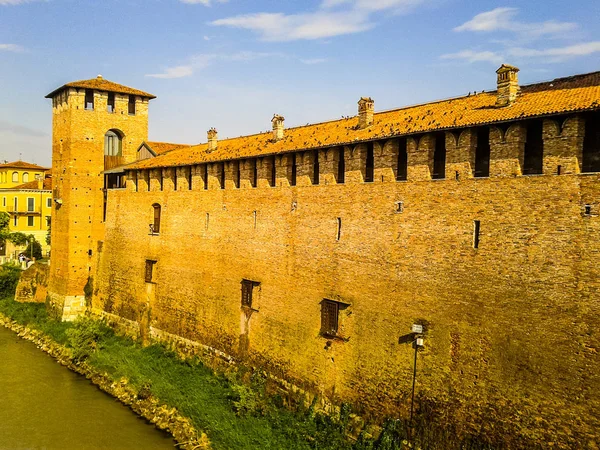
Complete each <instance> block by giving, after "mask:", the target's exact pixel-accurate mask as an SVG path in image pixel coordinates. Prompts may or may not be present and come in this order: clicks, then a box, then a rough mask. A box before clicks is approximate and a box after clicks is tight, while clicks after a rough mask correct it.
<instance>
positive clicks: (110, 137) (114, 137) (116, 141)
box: [104, 130, 123, 169]
mask: <svg viewBox="0 0 600 450" xmlns="http://www.w3.org/2000/svg"><path fill="white" fill-rule="evenodd" d="M122 155H123V139H121V136H120V135H118V134H117V133H115V132H114V131H113V130H109V131H107V132H106V134H105V135H104V156H109V157H110V156H112V157H116V156H122ZM120 163H121V162H120V161H119V162H117V161H115V164H114V165H112V166H111V167H106V165H107V164H106V161H105V162H104V165H105V167H104V168H105V169H112V168H113V167H116V166H117V165H120Z"/></svg>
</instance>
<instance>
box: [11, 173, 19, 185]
mask: <svg viewBox="0 0 600 450" xmlns="http://www.w3.org/2000/svg"><path fill="white" fill-rule="evenodd" d="M12 180H13V183H18V182H19V172H13V178H12Z"/></svg>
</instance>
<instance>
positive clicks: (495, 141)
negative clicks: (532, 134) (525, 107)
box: [490, 122, 527, 177]
mask: <svg viewBox="0 0 600 450" xmlns="http://www.w3.org/2000/svg"><path fill="white" fill-rule="evenodd" d="M526 135H527V134H526V128H525V126H524V125H523V124H522V123H520V122H517V123H513V124H510V125H508V126H507V127H506V128H504V127H498V126H493V127H491V128H490V177H516V176H520V175H522V167H523V158H524V153H525V139H526Z"/></svg>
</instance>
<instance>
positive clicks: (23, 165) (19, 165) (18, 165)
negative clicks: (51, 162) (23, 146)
mask: <svg viewBox="0 0 600 450" xmlns="http://www.w3.org/2000/svg"><path fill="white" fill-rule="evenodd" d="M0 168H2V169H29V170H42V171H43V170H50V169H49V168H47V167H42V166H38V165H37V164H33V163H28V162H25V161H13V162H10V163H4V164H0Z"/></svg>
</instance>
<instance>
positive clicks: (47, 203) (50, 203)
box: [5, 198, 52, 208]
mask: <svg viewBox="0 0 600 450" xmlns="http://www.w3.org/2000/svg"><path fill="white" fill-rule="evenodd" d="M5 206H6V205H5ZM46 208H52V199H51V198H47V199H46Z"/></svg>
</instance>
